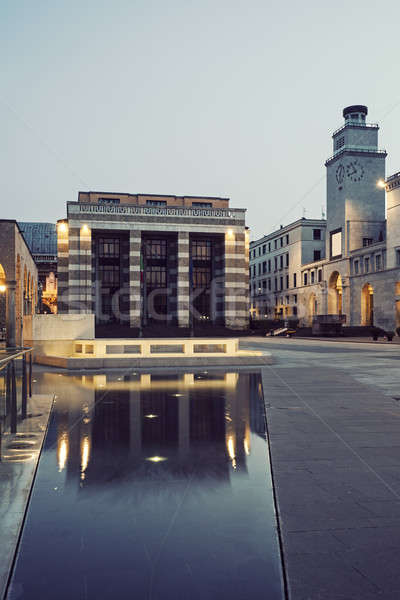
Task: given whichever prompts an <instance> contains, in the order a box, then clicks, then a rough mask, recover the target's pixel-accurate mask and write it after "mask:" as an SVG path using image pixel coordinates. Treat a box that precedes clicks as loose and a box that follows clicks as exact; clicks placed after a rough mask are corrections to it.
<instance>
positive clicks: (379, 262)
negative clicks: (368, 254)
mask: <svg viewBox="0 0 400 600" xmlns="http://www.w3.org/2000/svg"><path fill="white" fill-rule="evenodd" d="M381 265H382V259H381V255H380V254H377V255H376V256H375V270H376V271H380V270H381V268H382V266H381Z"/></svg>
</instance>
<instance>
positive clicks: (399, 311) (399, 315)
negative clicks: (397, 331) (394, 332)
mask: <svg viewBox="0 0 400 600" xmlns="http://www.w3.org/2000/svg"><path fill="white" fill-rule="evenodd" d="M395 294H396V300H395V302H396V315H395V317H396V328H397V327H400V281H398V282H397V283H396V289H395Z"/></svg>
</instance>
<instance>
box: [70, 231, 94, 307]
mask: <svg viewBox="0 0 400 600" xmlns="http://www.w3.org/2000/svg"><path fill="white" fill-rule="evenodd" d="M68 277H69V290H68V293H69V312H70V313H72V314H82V313H83V314H90V313H92V312H93V302H92V232H91V229H90V228H89V227H88V225H85V224H83V225H81V226H79V225H78V226H75V227H70V228H69V261H68Z"/></svg>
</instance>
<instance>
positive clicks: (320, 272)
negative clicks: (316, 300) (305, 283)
mask: <svg viewBox="0 0 400 600" xmlns="http://www.w3.org/2000/svg"><path fill="white" fill-rule="evenodd" d="M318 281H322V269H318Z"/></svg>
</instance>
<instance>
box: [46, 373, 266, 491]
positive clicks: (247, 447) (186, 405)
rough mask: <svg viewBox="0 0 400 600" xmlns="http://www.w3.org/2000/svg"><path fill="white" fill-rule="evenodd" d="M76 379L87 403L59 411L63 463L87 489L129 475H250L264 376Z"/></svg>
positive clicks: (59, 448)
mask: <svg viewBox="0 0 400 600" xmlns="http://www.w3.org/2000/svg"><path fill="white" fill-rule="evenodd" d="M74 379H75V380H77V381H76V383H78V380H80V381H79V383H80V386H79V390H80V391H79V397H80V399H81V401H80V402H79V403H77V404H75V405H74V408H73V407H70V408H69V409H68V404H67V403H64V404H63V408H62V409H61V406H60V408H59V409H58V410H57V420H58V444H57V460H58V466H59V470H60V471H62V470H64V469H66V473H67V480H71V482H73V481H76V480H77V477H79V480H80V486H81V487H85V486H86V485H87V484H89V485H93V484H97V485H105V484H107V482H109V481H111V480H112V479H113V478H114V477H116V478H118V479H120V478H124V477H127V476H128V475H129V476H131V475H133V476H134V477H136V478H138V479H143V478H148V477H150V476H151V477H155V478H156V479H157V478H158V477H161V479H162V478H165V477H167V478H174V477H177V476H178V477H179V478H185V477H187V476H191V477H193V478H195V479H196V478H204V477H207V478H210V479H212V480H214V481H219V482H223V481H226V482H229V479H230V477H231V476H232V474H233V473H235V472H236V473H239V472H241V473H246V456H247V455H248V454H249V453H250V452H251V440H250V432H251V431H253V430H254V424H256V426H257V429H256V432H257V433H261V431H260V427H261V420H260V419H256V418H255V417H254V415H253V413H254V412H255V410H256V411H257V410H259V406H260V403H257V399H256V400H254V398H252V395H253V394H258V393H259V388H258V382H259V377H258V376H255V375H252V374H241V375H240V376H239V375H237V374H233V373H230V374H225V375H222V376H221V375H219V376H212V377H211V376H209V375H208V374H197V375H195V374H185V375H182V376H176V375H174V376H171V377H165V375H163V376H156V375H141V376H139V375H137V376H129V377H124V378H121V377H117V376H114V377H112V378H111V377H108V376H104V375H100V376H91V377H88V376H83V377H82V378H79V377H75V378H74ZM252 424H253V425H252ZM157 462H160V463H163V464H162V466H157V465H156V464H155V463H157Z"/></svg>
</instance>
